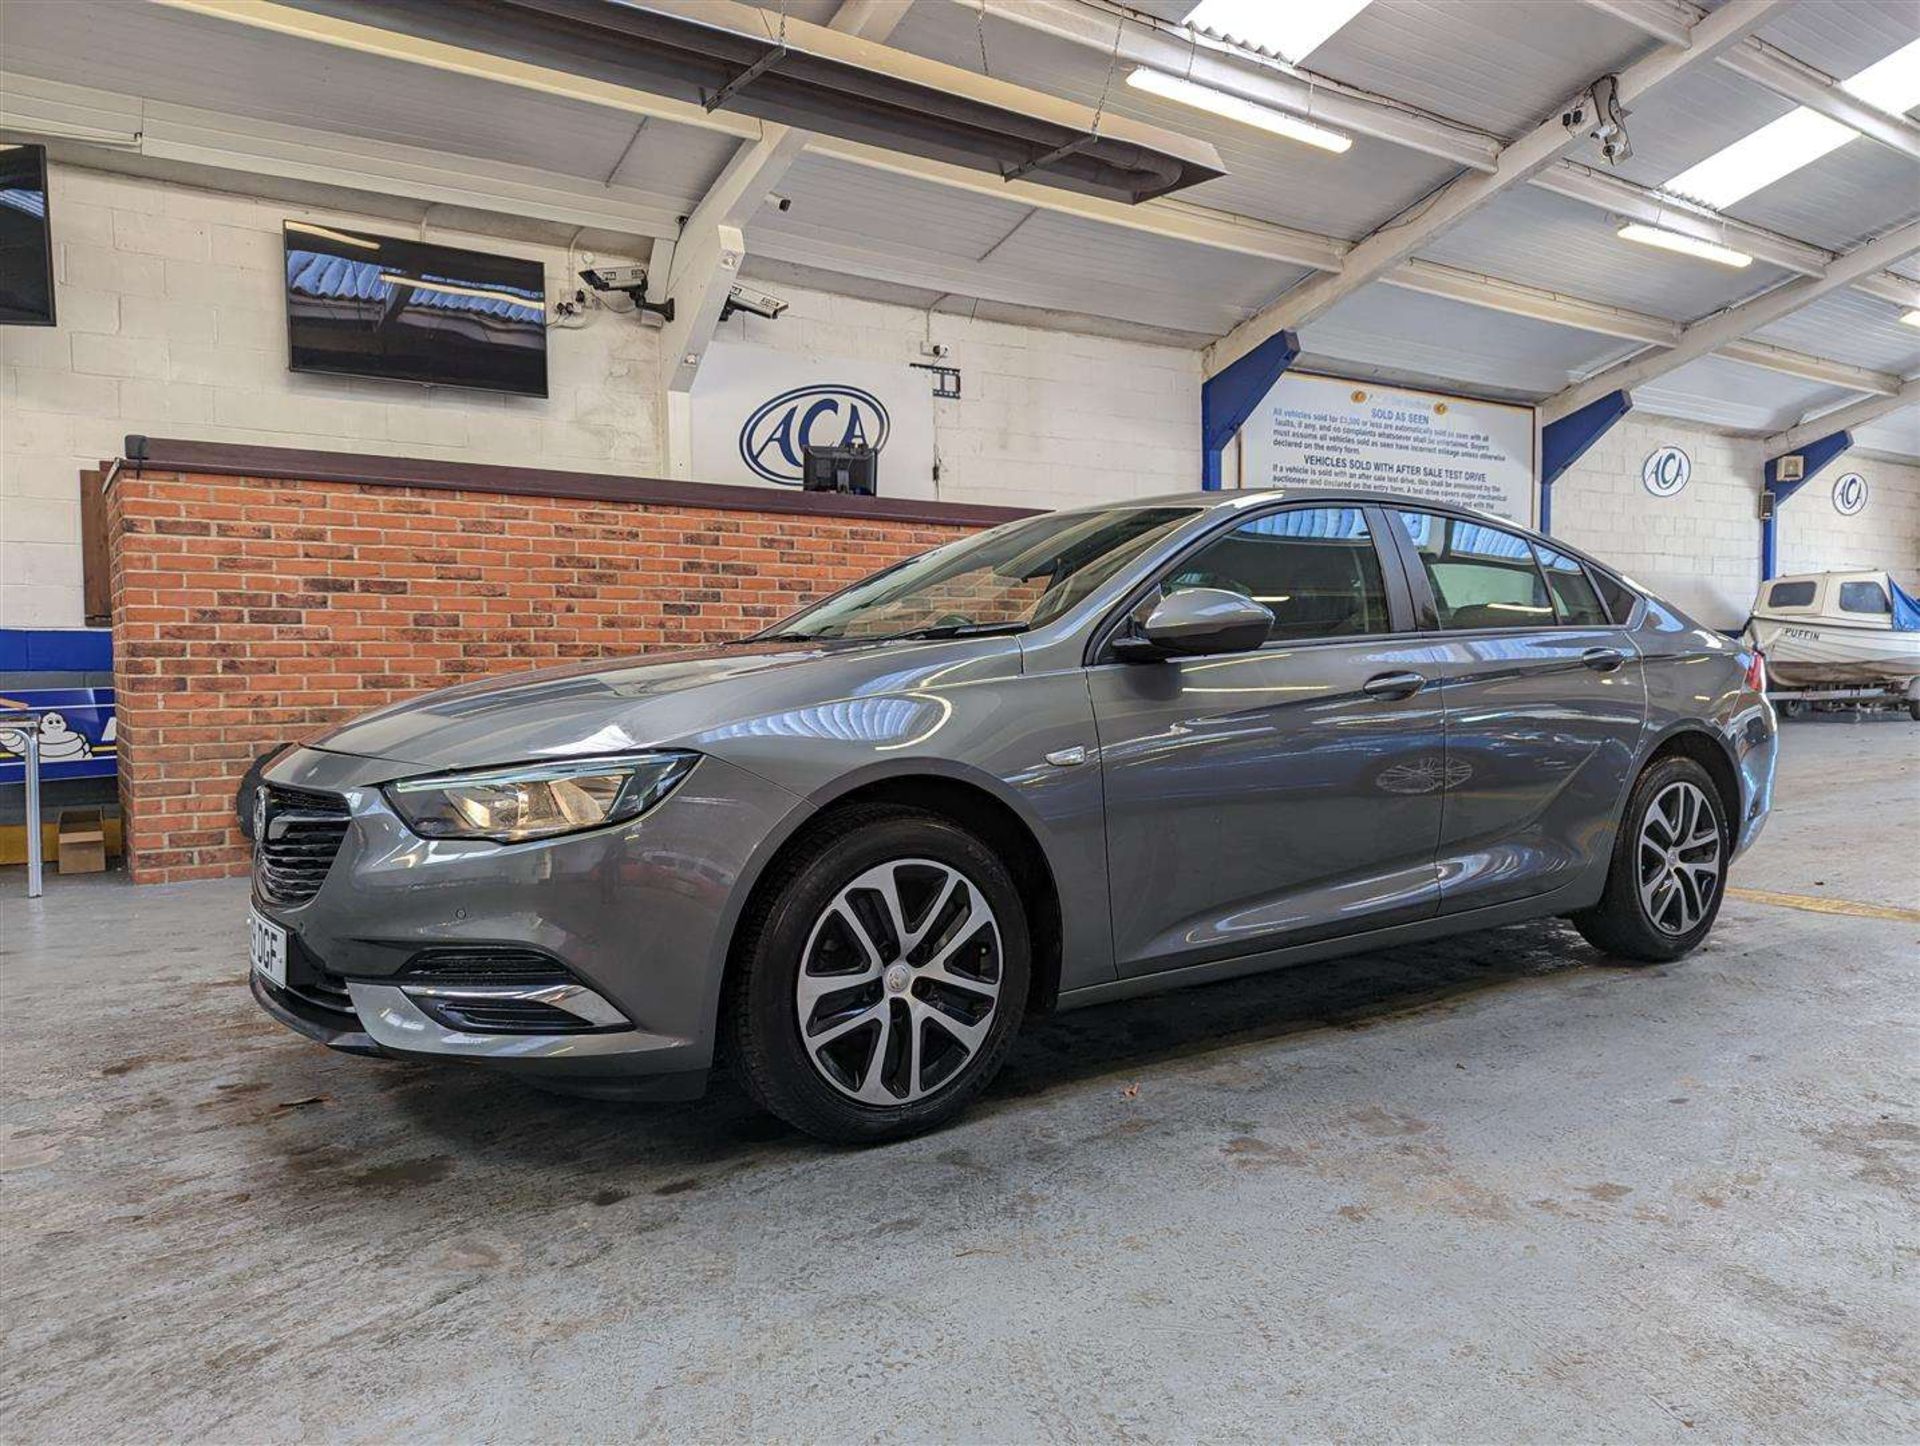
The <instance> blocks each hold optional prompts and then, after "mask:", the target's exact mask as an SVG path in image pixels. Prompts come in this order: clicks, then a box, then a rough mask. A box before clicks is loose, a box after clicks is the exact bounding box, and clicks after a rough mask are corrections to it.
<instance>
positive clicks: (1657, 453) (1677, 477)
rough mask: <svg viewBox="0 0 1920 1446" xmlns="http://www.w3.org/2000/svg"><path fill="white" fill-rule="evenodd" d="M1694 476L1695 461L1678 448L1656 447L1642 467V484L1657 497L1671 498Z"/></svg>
mask: <svg viewBox="0 0 1920 1446" xmlns="http://www.w3.org/2000/svg"><path fill="white" fill-rule="evenodd" d="M1692 476H1693V459H1692V458H1691V457H1689V456H1688V455H1687V454H1686V453H1685V452H1683V451H1681V450H1680V449H1679V448H1678V447H1656V448H1655V449H1654V450H1653V451H1652V452H1649V453H1648V454H1647V460H1646V461H1645V462H1644V463H1643V464H1641V467H1640V482H1641V484H1642V485H1643V486H1644V487H1645V488H1646V489H1647V491H1649V492H1651V493H1652V494H1653V495H1654V496H1655V497H1671V496H1673V495H1674V493H1676V492H1678V491H1679V490H1680V489H1681V488H1682V487H1685V486H1686V485H1687V482H1688V480H1689V479H1690V478H1691V477H1692Z"/></svg>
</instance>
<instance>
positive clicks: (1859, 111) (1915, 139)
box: [1720, 40, 1920, 160]
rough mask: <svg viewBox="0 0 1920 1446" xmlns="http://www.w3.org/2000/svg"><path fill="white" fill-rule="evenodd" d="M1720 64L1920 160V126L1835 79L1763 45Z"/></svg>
mask: <svg viewBox="0 0 1920 1446" xmlns="http://www.w3.org/2000/svg"><path fill="white" fill-rule="evenodd" d="M1720 64H1722V65H1723V66H1725V67H1726V68H1727V69H1728V70H1731V71H1733V72H1734V73H1735V74H1736V75H1739V76H1743V77H1744V78H1746V79H1747V80H1751V81H1753V82H1754V83H1755V84H1757V85H1761V86H1764V87H1765V88H1766V89H1768V90H1770V91H1772V92H1773V93H1774V94H1775V95H1777V96H1780V97H1782V98H1783V99H1786V100H1790V101H1792V102H1794V104H1796V105H1803V106H1805V107H1806V108H1807V109H1808V110H1810V111H1816V112H1818V113H1819V114H1821V115H1823V116H1825V117H1826V118H1827V119H1828V120H1834V121H1838V122H1839V123H1840V124H1841V125H1843V126H1847V127H1848V128H1850V129H1852V130H1856V131H1858V132H1860V134H1861V135H1863V136H1865V137H1866V138H1867V139H1868V140H1871V141H1878V142H1879V143H1880V144H1881V145H1883V146H1886V147H1887V148H1888V149H1890V150H1895V151H1898V152H1899V153H1900V154H1901V155H1903V156H1906V157H1907V158H1908V159H1910V160H1920V125H1915V124H1914V123H1913V122H1912V121H1910V120H1908V119H1907V118H1906V117H1905V116H1903V115H1895V114H1894V113H1893V112H1892V111H1886V110H1882V109H1880V107H1879V106H1877V105H1869V104H1868V103H1867V102H1866V101H1864V100H1861V99H1860V97H1858V96H1857V95H1853V94H1851V93H1849V92H1848V91H1846V90H1843V89H1842V88H1841V86H1840V84H1839V82H1838V81H1836V80H1835V79H1834V78H1833V77H1832V76H1830V75H1827V74H1825V73H1824V72H1822V71H1818V70H1815V69H1814V68H1813V67H1812V66H1810V65H1806V64H1804V63H1802V62H1801V61H1798V60H1795V59H1794V58H1793V57H1792V56H1791V55H1788V54H1786V53H1784V52H1783V51H1780V50H1776V49H1775V48H1774V47H1773V46H1771V45H1768V44H1766V43H1765V42H1764V41H1760V40H1748V41H1747V42H1746V43H1745V44H1744V45H1740V46H1737V47H1736V48H1735V49H1733V50H1731V51H1729V52H1728V53H1727V54H1725V55H1723V56H1721V57H1720Z"/></svg>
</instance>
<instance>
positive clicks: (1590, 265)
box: [1421, 186, 1789, 321]
mask: <svg viewBox="0 0 1920 1446" xmlns="http://www.w3.org/2000/svg"><path fill="white" fill-rule="evenodd" d="M1619 229H1620V226H1619V222H1618V221H1615V220H1609V218H1608V216H1607V213H1606V212H1604V211H1601V210H1598V209H1597V208H1595V207H1592V206H1588V205H1584V204H1582V203H1581V202H1579V201H1570V200H1568V199H1566V198H1565V197H1564V196H1556V195H1553V194H1552V193H1550V192H1547V191H1542V190H1539V189H1538V188H1536V187H1532V186H1517V187H1515V188H1514V189H1513V190H1511V191H1509V192H1507V193H1506V194H1505V195H1503V196H1501V197H1500V198H1499V199H1497V200H1495V201H1494V202H1492V203H1491V204H1489V205H1487V206H1485V207H1483V208H1482V209H1481V210H1479V211H1477V212H1475V213H1474V214H1473V215H1472V216H1470V217H1469V218H1468V219H1467V220H1466V221H1465V222H1464V223H1462V224H1461V225H1460V226H1457V227H1455V228H1454V229H1453V230H1452V231H1450V232H1448V233H1447V234H1446V235H1445V236H1443V237H1441V238H1440V239H1439V240H1438V241H1437V242H1435V243H1434V244H1432V245H1430V246H1428V247H1427V248H1426V249H1425V250H1423V251H1422V252H1421V255H1422V256H1424V257H1426V258H1428V259H1430V260H1434V261H1444V262H1446V263H1447V264H1448V265H1450V266H1460V267H1465V268H1468V269H1470V270H1477V271H1485V272H1488V273H1491V274H1492V275H1495V276H1500V277H1504V278H1505V279H1506V280H1509V281H1520V282H1525V283H1527V284H1528V285H1531V286H1539V287H1542V288H1544V289H1546V290H1549V291H1557V292H1560V293H1562V294H1564V295H1567V296H1574V297H1579V298H1580V299H1582V300H1584V301H1600V302H1605V303H1606V304H1607V305H1609V306H1619V307H1624V308H1626V309H1627V310H1629V311H1642V312H1648V313H1650V314H1652V315H1654V316H1662V317H1665V318H1667V319H1668V320H1670V321H1693V320H1695V319H1697V318H1699V317H1701V316H1705V315H1707V314H1708V313H1710V312H1714V311H1718V310H1719V309H1720V308H1722V307H1724V306H1731V305H1733V304H1734V303H1735V302H1737V301H1743V300H1745V299H1746V298H1748V297H1750V296H1756V295H1758V294H1759V293H1760V292H1762V291H1766V290H1768V289H1770V288H1771V287H1773V286H1776V285H1778V284H1779V283H1780V282H1782V281H1784V280H1786V279H1787V278H1788V276H1789V273H1788V272H1785V271H1782V270H1779V269H1778V268H1776V267H1772V266H1768V265H1765V264H1764V263H1762V262H1758V261H1756V262H1754V263H1753V264H1752V265H1750V266H1747V267H1744V268H1742V269H1740V270H1733V269H1732V268H1730V267H1726V266H1721V265H1719V264H1717V263H1715V262H1712V261H1702V260H1699V259H1697V258H1695V257H1691V256H1679V255H1675V254H1674V253H1672V252H1668V251H1661V250H1657V249H1655V248H1652V247H1648V246H1643V245H1640V244H1639V243H1637V242H1633V241H1623V240H1621V239H1620V236H1619V234H1618V233H1619Z"/></svg>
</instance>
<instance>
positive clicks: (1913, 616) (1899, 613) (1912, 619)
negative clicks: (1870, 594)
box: [1887, 578, 1920, 633]
mask: <svg viewBox="0 0 1920 1446" xmlns="http://www.w3.org/2000/svg"><path fill="white" fill-rule="evenodd" d="M1887 586H1888V587H1889V588H1890V589H1891V590H1892V592H1893V625H1894V626H1895V627H1896V628H1898V629H1899V630H1900V631H1901V632H1903V633H1920V599H1916V598H1915V597H1914V596H1913V595H1912V594H1911V593H1909V592H1907V591H1906V590H1904V589H1903V588H1902V587H1901V586H1900V584H1899V583H1897V582H1895V581H1894V580H1893V579H1892V578H1888V579H1887Z"/></svg>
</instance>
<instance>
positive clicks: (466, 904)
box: [250, 490, 1776, 1141]
mask: <svg viewBox="0 0 1920 1446" xmlns="http://www.w3.org/2000/svg"><path fill="white" fill-rule="evenodd" d="M1761 682H1762V680H1761V678H1760V675H1759V664H1758V662H1757V659H1756V658H1755V656H1754V655H1753V654H1752V653H1751V652H1750V651H1748V650H1746V649H1744V648H1743V647H1742V646H1741V645H1740V644H1738V643H1736V642H1734V641H1731V640H1729V639H1728V638H1726V637H1724V636H1722V635H1720V634H1719V633H1716V632H1714V631H1712V630H1710V629H1708V628H1705V627H1702V626H1700V625H1698V624H1697V623H1695V622H1693V621H1691V620H1689V619H1688V618H1686V617H1684V616H1683V615H1681V614H1680V613H1679V612H1678V611H1677V610H1676V609H1675V608H1673V607H1672V606H1670V605H1668V604H1666V603H1664V602H1662V601H1661V600H1660V599H1658V598H1656V597H1652V596H1650V595H1648V594H1647V593H1646V592H1645V591H1644V590H1643V589H1641V588H1639V587H1636V586H1635V585H1634V584H1632V583H1631V582H1629V581H1627V580H1626V579H1624V578H1622V577H1621V576H1619V575H1618V574H1617V573H1616V572H1614V571H1613V570H1611V569H1609V568H1607V567H1606V566H1604V565H1602V564H1600V563H1597V562H1595V561H1594V560H1593V559H1591V558H1588V557H1585V556H1582V555H1580V554H1578V553H1576V552H1575V551H1573V550H1572V549H1570V548H1568V547H1566V546H1565V545H1564V544H1562V543H1559V542H1556V541H1552V540H1550V539H1547V538H1543V537H1538V536H1533V535H1530V534H1528V533H1525V532H1522V531H1520V530H1518V529H1516V528H1514V527H1512V526H1511V525H1510V524H1508V523H1505V522H1503V521H1500V520H1499V519H1497V518H1494V517H1491V516H1488V515H1483V514H1480V513H1477V512H1471V511H1467V510H1463V509H1458V508H1453V507H1448V506H1441V505H1436V504H1433V503H1429V502H1421V501H1416V500H1413V499H1410V498H1399V497H1394V496H1390V495H1382V494H1359V493H1342V492H1332V491H1321V490H1283V491H1282V490H1277V491H1262V492H1234V493H1227V494H1206V493H1190V494H1184V495H1180V496H1173V497H1163V498H1155V499H1147V500H1142V501H1138V502H1133V503H1128V504H1125V505H1116V506H1108V507H1100V508H1091V509H1087V510H1081V511H1068V512H1056V513H1050V514H1046V515H1043V516H1036V517H1032V518H1028V519H1025V520H1022V521H1018V522H1014V523H1010V524H1008V525H1006V526H1003V527H1000V528H997V529H995V530H993V531H990V532H984V533H980V534H977V535H975V536H971V537H968V538H966V539H964V540H961V541H958V542H954V543H951V544H949V545H947V546H945V547H941V548H938V549H936V550H934V551H931V552H927V553H924V554H922V555H920V556H918V557H915V558H912V559H910V560H908V561H906V562H903V563H901V564H899V565H898V566H895V567H892V568H889V569H887V570H885V571H883V572H880V573H877V574H875V575H874V576H872V577H870V578H868V579H866V580H865V581H863V582H860V583H857V584H855V585H854V586H852V587H850V588H848V589H846V590H845V591H843V592H841V593H839V594H837V595H835V596H833V597H831V598H828V599H827V600H826V601H824V602H821V603H819V604H817V605H815V606H813V607H811V608H808V609H807V610H806V611H804V612H801V613H799V614H797V615H796V616H794V617H791V618H789V619H787V620H786V621H784V622H782V623H779V624H778V625H776V626H774V627H772V628H770V629H768V630H767V631H764V632H761V633H758V634H755V635H754V636H751V637H746V638H742V639H740V640H739V641H738V642H736V643H732V644H726V645H722V646H719V647H713V648H706V649H702V650H698V651H684V652H663V653H659V654H654V655H650V656H647V657H642V658H633V659H626V660H621V661H614V662H600V663H592V664H586V665H582V666H575V667H563V668H555V669H548V670H545V671H540V672H532V673H523V674H519V675H514V676H508V677H502V678H495V679H492V680H489V681H486V682H480V683H473V684H468V685H465V686H461V687H456V688H450V689H447V690H445V691H443V692H437V693H432V694H429V695H427V696H425V697H422V698H419V699H416V700H414V701H411V702H407V703H402V704H398V705H396V706H392V707H389V708H386V709H383V710H381V711H379V712H375V713H371V714H368V715H367V716H365V717H362V718H358V719H355V720H354V721H352V722H349V723H347V724H345V725H344V726H341V727H338V728H335V729H334V730H333V731H331V732H329V733H326V734H325V735H323V736H321V737H319V738H316V739H314V740H313V741H311V742H309V743H307V744H306V745H304V746H302V747H298V748H295V749H292V750H291V751H288V752H286V753H284V754H282V755H281V756H280V757H278V758H277V759H275V760H274V761H273V762H272V763H271V764H270V765H269V766H268V767H267V768H266V770H265V772H264V778H263V782H262V784H261V786H260V787H259V789H258V790H257V795H256V797H255V798H254V800H253V808H254V815H253V823H254V834H255V850H256V852H255V867H254V877H253V883H254V897H253V908H252V916H251V921H250V922H251V952H252V973H251V978H252V986H253V992H254V994H255V997H256V998H257V999H258V1001H259V1002H260V1004H261V1005H262V1007H264V1008H265V1009H266V1010H267V1011H268V1012H269V1013H270V1014H272V1015H273V1016H274V1017H275V1018H277V1019H279V1020H281V1021H282V1022H284V1023H285V1024H287V1025H288V1026H290V1027H291V1028H293V1029H295V1030H298V1031H300V1032H301V1033H302V1034H305V1035H308V1036H311V1037H312V1038H314V1039H318V1040H320V1041H322V1042H323V1043H326V1044H328V1045H331V1046H333V1047H334V1048H336V1049H341V1050H347V1051H354V1052H359V1053H365V1054H378V1055H392V1056H400V1057H405V1058H416V1059H442V1060H465V1061H471V1062H474V1063H478V1064H484V1065H489V1066H493V1067H496V1068H501V1069H508V1070H513V1071H517V1072H520V1073H521V1074H523V1075H525V1076H526V1077H528V1078H529V1079H530V1080H531V1081H533V1082H536V1083H539V1084H541V1085H543V1086H546V1087H550V1088H558V1089H561V1090H563V1091H571V1092H576V1093H584V1094H592V1095H602V1096H608V1097H619V1098H653V1099H680V1098H691V1097H693V1096H695V1095H697V1094H699V1093H700V1092H701V1091H702V1090H703V1089H704V1088H705V1086H706V1083H707V1079H708V1075H709V1072H710V1071H711V1070H712V1069H713V1068H714V1067H715V1066H716V1064H718V1063H724V1064H726V1065H728V1066H729V1067H731V1069H732V1070H733V1071H734V1072H735V1073H736V1074H737V1075H738V1076H739V1078H740V1079H741V1081H742V1082H743V1083H744V1085H745V1087H746V1089H747V1090H748V1092H749V1093H750V1094H751V1095H752V1096H753V1097H754V1098H755V1099H756V1100H758V1101H759V1102H760V1103H761V1104H762V1105H764V1106H765V1107H766V1108H767V1109H769V1110H771V1111H773V1112H774V1113H775V1114H777V1115H779V1116H781V1117H783V1118H784V1119H786V1120H788V1121H790V1122H791V1123H793V1124H794V1125H797V1126H799V1127H800V1128H802V1129H804V1130H807V1131H811V1132H813V1133H814V1134H817V1135H820V1136H823V1137H826V1138H831V1139H836V1140H855V1141H858V1140H876V1139H883V1138H889V1137H894V1136H899V1135H903V1134H907V1133H910V1132H912V1131H915V1130H920V1129H924V1128H927V1127H929V1126H931V1125H933V1124H935V1123H936V1122H938V1121H941V1120H944V1119H946V1118H948V1117H950V1116H951V1115H953V1114H954V1113H955V1112H956V1111H958V1110H959V1109H961V1108H962V1107H963V1106H964V1105H965V1103H966V1102H967V1101H968V1100H969V1099H971V1098H972V1097H974V1096H975V1095H977V1094H978V1093H979V1092H980V1090H982V1089H983V1088H984V1087H985V1086H986V1085H987V1083H988V1082H989V1081H990V1080H991V1079H992V1077H993V1075H994V1073H995V1071H996V1070H997V1069H998V1068H999V1066H1000V1064H1001V1062H1002V1060H1003V1059H1004V1058H1005V1057H1006V1054H1007V1051H1008V1049H1009V1047H1010V1046H1011V1043H1012V1041H1013V1038H1014V1035H1015V1033H1016V1031H1017V1030H1018V1029H1019V1027H1020V1023H1021V1020H1022V1019H1023V1018H1024V1017H1026V1016H1027V1015H1029V1014H1032V1013H1035V1012H1037V1011H1045V1010H1052V1009H1063V1008H1069V1007H1073V1006H1077V1005H1084V1004H1093V1003H1099V1002H1102V1001H1107V1000H1113V999H1118V998H1122V997H1125V996H1130V995H1139V994H1148V993H1153V992H1156V991H1159V990H1164V989H1171V988H1174V987H1176V986H1179V985H1184V984H1194V983H1200V982H1204V981H1210V980H1220V979H1226V978H1230V977H1232V976H1235V975H1240V974H1246V973H1249V972H1252V971H1255V970H1264V969H1271V968H1275V967H1278V966H1282V965H1288V964H1297V963H1304V962H1307V961H1311V960H1317V959H1324V958H1327V957H1329V956H1332V955H1336V954H1341V953H1348V952H1352V951H1356V950H1362V949H1365V950H1386V949H1391V948H1393V947H1394V946H1395V945H1399V944H1405V943H1409V942H1412V941H1417V940H1424V939H1430V938H1433V937H1435V936H1438V935H1443V934H1452V933H1458V932H1461V931H1465V930H1474V929H1485V928H1488V927H1491V926H1495V925H1501V924H1507V923H1512V922H1515V921H1518V920H1524V919H1531V918H1536V917H1540V916H1550V915H1558V916H1564V917H1566V918H1568V919H1570V920H1572V921H1573V923H1574V925H1575V926H1576V927H1577V928H1578V929H1579V930H1580V931H1581V933H1582V934H1584V935H1585V936H1586V938H1587V939H1588V940H1589V941H1590V942H1591V943H1593V944H1594V945H1596V946H1597V947H1598V948H1600V949H1601V950H1603V951H1606V952H1607V953H1609V954H1612V955H1615V956H1617V957H1620V958H1623V959H1627V960H1639V961H1653V960H1670V959H1674V958H1677V957H1679V956H1680V955H1682V954H1684V953H1686V952H1687V951H1688V950H1689V949H1691V948H1693V947H1694V946H1695V945H1696V944H1698V943H1699V942H1700V940H1701V939H1702V938H1704V937H1705V935H1706V933H1707V931H1708V930H1709V929H1710V928H1711V927H1712V926H1713V922H1714V917H1715V915H1716V913H1717V912H1718V910H1719V907H1720V903H1721V900H1722V897H1723V896H1724V891H1725V885H1726V878H1727V868H1728V865H1729V863H1730V862H1731V861H1732V860H1733V859H1734V858H1735V857H1737V856H1738V855H1739V853H1740V852H1741V850H1743V849H1744V848H1745V847H1746V846H1747V845H1748V844H1749V843H1750V842H1752V840H1753V838H1754V836H1755V834H1756V833H1757V832H1758V831H1759V829H1760V828H1761V826H1762V824H1763V823H1764V822H1765V819H1766V815H1767V809H1768V803H1769V797H1770V793H1771V789H1772V779H1773V767H1774V753H1775V740H1776V732H1775V722H1774V716H1773V711H1772V709H1771V707H1770V705H1769V704H1768V703H1767V701H1766V698H1765V697H1764V695H1763V692H1762V689H1761Z"/></svg>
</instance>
